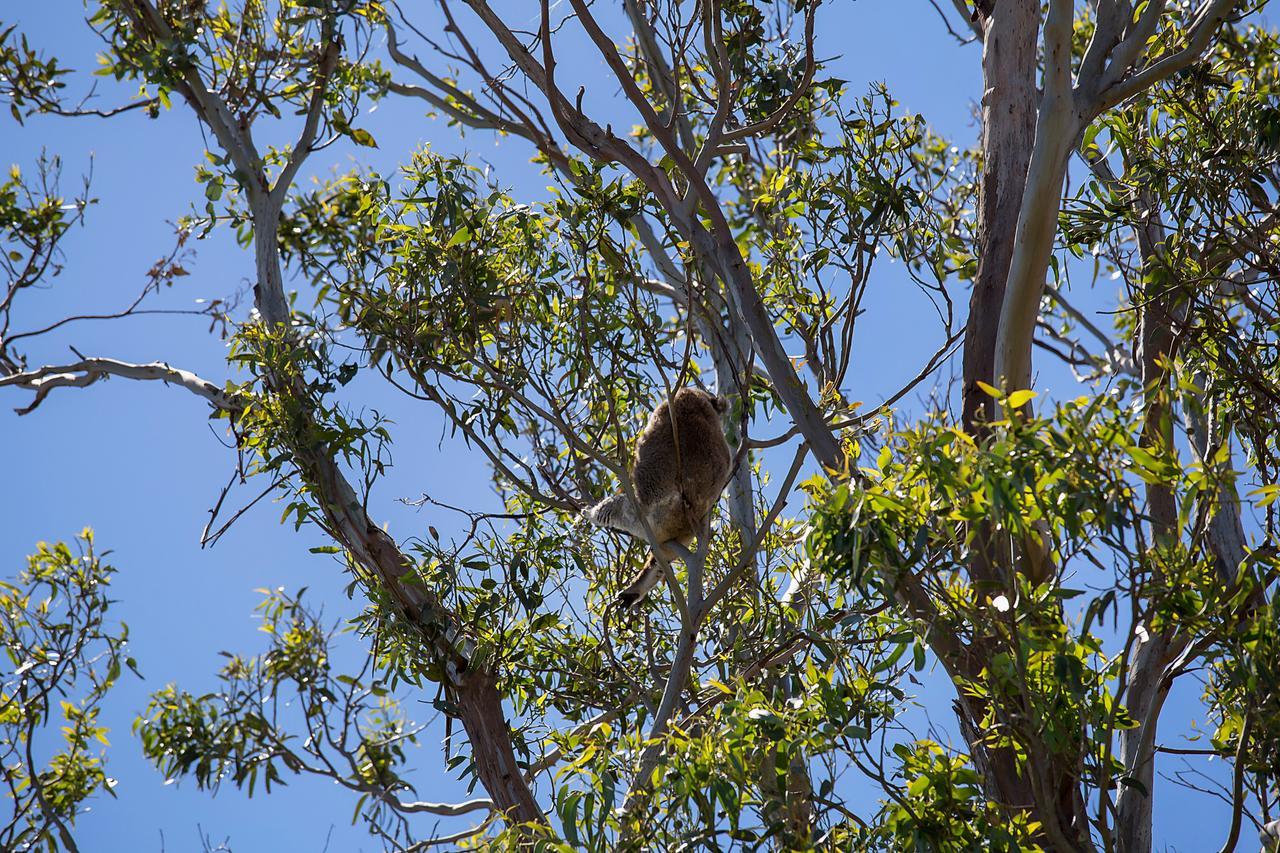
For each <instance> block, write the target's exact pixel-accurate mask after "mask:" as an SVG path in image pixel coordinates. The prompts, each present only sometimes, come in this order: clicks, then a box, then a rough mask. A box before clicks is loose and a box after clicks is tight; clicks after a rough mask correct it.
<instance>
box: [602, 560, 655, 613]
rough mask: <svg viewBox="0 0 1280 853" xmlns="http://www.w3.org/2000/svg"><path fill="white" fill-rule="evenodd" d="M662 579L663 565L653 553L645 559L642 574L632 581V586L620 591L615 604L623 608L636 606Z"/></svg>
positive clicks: (628, 608)
mask: <svg viewBox="0 0 1280 853" xmlns="http://www.w3.org/2000/svg"><path fill="white" fill-rule="evenodd" d="M660 580H662V566H661V565H659V564H658V558H657V557H654V556H653V555H652V554H650V555H649V559H647V560H645V561H644V568H643V569H641V570H640V574H638V575H636V579H635V580H633V581H632V582H631V586H629V587H627V588H626V589H624V590H623V591H622V592H620V593H618V597H617V598H615V599H614V601H613V603H614V606H616V607H618V608H619V609H621V610H630V609H632V608H633V607H636V606H637V605H639V604H640V602H642V601H644V599H645V597H646V596H647V595H648V594H649V591H650V590H652V589H653V588H654V587H655V586H657V585H658V582H659V581H660Z"/></svg>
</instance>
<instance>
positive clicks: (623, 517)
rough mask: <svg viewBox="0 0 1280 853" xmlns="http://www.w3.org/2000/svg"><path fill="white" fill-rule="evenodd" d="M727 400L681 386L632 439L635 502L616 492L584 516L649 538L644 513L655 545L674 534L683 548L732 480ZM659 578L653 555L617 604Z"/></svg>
mask: <svg viewBox="0 0 1280 853" xmlns="http://www.w3.org/2000/svg"><path fill="white" fill-rule="evenodd" d="M728 405H729V404H728V401H726V400H725V398H724V397H717V396H715V395H713V394H708V393H707V392H706V391H702V390H699V389H697V388H681V389H680V390H679V391H677V392H676V394H675V397H674V398H673V399H672V400H671V401H670V403H668V401H666V400H664V401H663V402H662V404H661V405H660V406H658V408H656V409H654V410H653V414H651V415H650V416H649V422H648V423H647V424H646V425H645V428H644V431H643V432H641V433H640V438H639V439H638V440H637V441H636V449H635V457H634V459H633V461H632V463H631V483H632V486H633V488H634V489H635V496H636V500H637V501H638V502H639V506H636V505H633V504H632V502H631V501H630V500H628V498H627V496H626V494H624V493H619V494H616V495H613V496H611V497H608V498H606V499H605V500H603V501H601V502H600V503H598V504H596V505H595V506H593V507H591V508H590V509H588V510H587V511H586V513H585V515H586V518H587V520H588V521H590V522H591V523H592V524H595V525H597V526H599V527H603V528H605V529H608V530H619V531H621V532H623V533H630V534H631V535H632V536H634V537H636V538H637V539H640V540H642V541H647V540H646V539H645V531H644V524H643V523H642V522H641V518H643V519H644V520H645V521H647V522H648V523H649V529H650V530H652V531H653V536H654V540H655V541H656V542H657V543H658V544H659V546H661V545H664V544H665V543H667V542H670V541H672V540H674V541H676V542H679V543H680V544H681V545H683V546H685V547H688V545H689V543H690V542H691V541H692V540H693V537H694V534H695V533H696V532H697V530H698V527H699V525H700V524H701V522H702V520H703V519H704V518H706V516H707V514H708V513H709V512H711V508H712V507H714V506H715V505H716V501H717V500H719V499H720V492H721V491H723V489H724V487H725V484H726V483H727V482H728V480H729V466H730V463H731V462H732V458H733V454H732V453H731V452H730V450H729V444H728V442H726V441H725V438H724V431H723V430H722V429H721V427H720V415H721V414H722V413H723V412H724V411H725V410H726V409H727V408H728ZM673 410H674V412H675V417H674V419H673V418H672V415H671V413H672V411H673ZM661 556H662V558H663V559H664V560H667V561H670V560H671V559H673V558H674V557H675V556H676V555H675V553H674V552H673V551H671V550H670V549H662V551H661ZM661 579H662V568H661V566H660V564H659V563H658V559H657V557H656V556H655V555H652V554H651V555H650V556H649V559H648V560H647V561H646V562H645V564H644V568H643V569H642V570H641V571H640V574H639V575H638V576H637V577H636V579H635V580H634V581H632V582H631V585H630V586H628V587H627V588H626V589H625V590H623V591H622V592H621V593H619V594H618V598H617V600H616V602H615V603H616V604H617V605H618V606H619V607H622V608H631V607H635V606H636V605H638V604H639V603H640V602H641V601H643V600H644V597H645V596H646V595H648V594H649V590H651V589H653V587H654V585H656V584H657V583H658V581H660V580H661Z"/></svg>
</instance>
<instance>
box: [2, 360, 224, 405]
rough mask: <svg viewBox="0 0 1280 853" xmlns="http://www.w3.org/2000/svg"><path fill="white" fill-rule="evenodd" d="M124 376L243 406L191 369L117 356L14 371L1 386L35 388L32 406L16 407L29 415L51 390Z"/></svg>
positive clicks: (4, 378)
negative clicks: (136, 361) (137, 361)
mask: <svg viewBox="0 0 1280 853" xmlns="http://www.w3.org/2000/svg"><path fill="white" fill-rule="evenodd" d="M110 376H120V377H123V378H125V379H138V380H159V381H161V382H164V383H165V384H166V385H178V386H180V387H182V388H186V389H187V390H188V391H190V392H191V393H193V394H195V395H197V396H199V397H203V398H204V399H205V400H207V401H208V402H209V403H210V404H211V405H212V406H213V407H214V408H215V409H221V410H222V411H226V412H236V411H239V410H240V409H241V408H242V406H241V404H240V402H239V400H238V398H237V397H236V396H235V395H234V394H231V393H229V392H227V391H225V390H224V389H222V388H220V387H219V386H218V385H216V384H214V383H213V382H210V381H209V380H208V379H202V378H201V377H199V376H197V375H196V374H194V373H192V372H191V371H189V370H181V369H179V368H177V367H171V366H170V365H168V364H165V363H164V362H163V361H153V362H151V363H149V364H132V363H130V362H127V361H117V360H116V359H113V358H86V359H84V360H83V361H78V362H76V363H74V364H65V365H57V366H54V365H46V366H45V367H40V368H37V369H35V370H28V371H23V372H21V373H11V374H9V375H8V376H0V387H5V386H13V387H15V388H23V389H26V390H29V391H35V392H36V396H35V399H34V400H32V401H31V405H29V406H25V407H22V408H18V409H15V410H14V411H16V412H17V413H18V414H20V415H25V414H28V413H30V412H32V411H34V410H35V408H36V407H37V406H39V405H40V404H41V403H42V402H44V398H45V397H47V396H48V395H49V392H50V391H52V390H53V389H54V388H86V387H88V386H90V385H92V384H93V383H95V382H97V381H98V380H99V379H106V378H108V377H110Z"/></svg>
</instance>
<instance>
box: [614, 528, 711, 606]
mask: <svg viewBox="0 0 1280 853" xmlns="http://www.w3.org/2000/svg"><path fill="white" fill-rule="evenodd" d="M676 541H677V542H679V543H680V544H681V545H683V546H684V547H686V548H688V547H689V544H690V543H691V542H693V537H692V536H680V537H678V538H677V539H676ZM663 550H664V551H666V552H667V553H666V557H667V562H670V561H671V560H672V559H673V558H674V557H675V554H673V553H671V552H670V549H663ZM661 581H662V564H661V563H659V562H658V558H657V557H655V556H654V555H652V554H650V555H649V559H647V560H645V561H644V568H642V569H641V570H640V574H638V575H636V578H635V580H633V581H632V582H631V585H630V586H628V587H627V588H626V589H624V590H623V591H622V592H620V593H618V597H617V598H616V599H614V602H613V603H614V606H616V607H618V608H621V609H622V610H631V609H633V608H635V607H637V606H639V604H640V602H642V601H644V600H645V598H646V597H648V595H649V592H650V591H651V590H652V589H653V588H654V587H655V586H657V585H658V584H659V583H660V582H661Z"/></svg>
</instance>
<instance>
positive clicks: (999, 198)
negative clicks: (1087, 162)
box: [963, 3, 1040, 434]
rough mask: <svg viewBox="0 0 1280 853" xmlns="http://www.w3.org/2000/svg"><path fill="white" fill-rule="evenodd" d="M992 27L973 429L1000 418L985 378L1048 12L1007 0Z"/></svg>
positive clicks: (986, 59)
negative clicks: (1039, 38)
mask: <svg viewBox="0 0 1280 853" xmlns="http://www.w3.org/2000/svg"><path fill="white" fill-rule="evenodd" d="M984 27H985V35H984V37H983V49H982V81H983V87H984V92H983V95H982V178H981V183H980V184H979V186H978V272H977V277H976V278H975V279H974V283H973V291H972V293H971V294H970V297H969V319H968V322H967V324H966V327H965V335H964V368H963V369H964V410H963V418H964V421H963V422H964V425H965V429H966V430H967V431H968V432H970V433H971V434H972V433H976V431H977V427H978V423H979V422H981V421H989V420H992V419H993V418H994V416H995V401H994V400H993V399H991V397H990V395H988V394H987V393H986V392H985V391H983V390H982V389H981V388H979V387H978V383H979V382H986V383H987V384H989V385H995V384H996V376H995V353H996V334H997V332H998V330H999V327H1000V306H1001V304H1002V303H1003V302H1004V291H1005V282H1006V281H1007V280H1008V277H1009V262H1010V260H1011V259H1012V257H1013V246H1014V241H1013V234H1014V232H1015V231H1016V230H1017V227H1018V214H1019V212H1020V211H1021V209H1022V192H1023V188H1024V187H1025V185H1026V181H1027V166H1028V164H1030V162H1031V149H1032V146H1034V144H1035V134H1036V100H1037V98H1038V94H1037V91H1036V75H1037V70H1038V65H1037V60H1036V47H1037V38H1036V36H1037V34H1038V32H1039V29H1040V10H1039V9H1038V8H1037V7H1036V6H1035V4H1032V3H1000V4H997V6H996V8H995V9H994V10H993V12H992V15H991V16H990V17H989V18H987V19H986V20H985V22H984Z"/></svg>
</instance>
